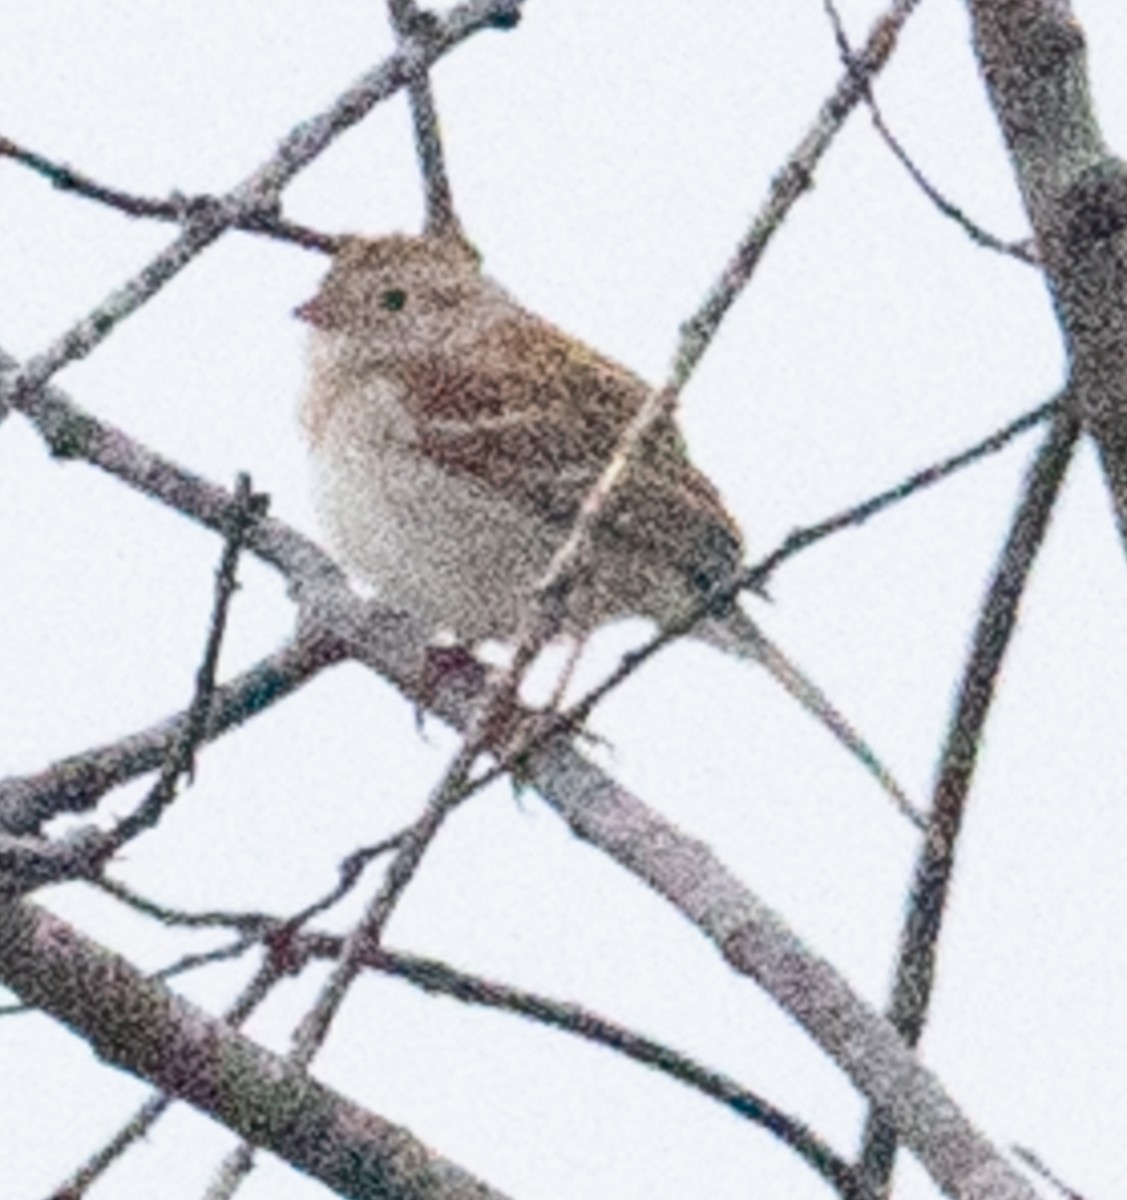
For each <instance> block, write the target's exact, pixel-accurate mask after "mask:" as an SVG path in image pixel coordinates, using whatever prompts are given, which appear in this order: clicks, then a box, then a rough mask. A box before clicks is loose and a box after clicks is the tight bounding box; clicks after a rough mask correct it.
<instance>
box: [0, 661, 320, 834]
mask: <svg viewBox="0 0 1127 1200" xmlns="http://www.w3.org/2000/svg"><path fill="white" fill-rule="evenodd" d="M342 657H343V650H342V649H341V648H340V647H339V646H337V645H334V644H333V643H332V642H330V641H329V640H328V639H326V638H324V637H309V638H301V639H299V640H298V641H296V642H293V643H290V644H288V645H285V646H283V647H282V648H281V649H279V650H277V651H275V652H274V653H273V654H271V655H270V656H269V657H268V658H265V659H263V661H262V662H260V663H258V664H257V665H256V666H254V667H252V668H251V669H250V670H249V671H246V672H244V673H243V674H242V675H240V676H238V677H237V678H236V679H234V680H232V681H231V682H230V683H228V684H221V685H220V686H219V687H217V688H216V689H215V692H214V695H213V697H212V704H211V710H210V713H209V715H208V722H207V726H206V731H205V740H207V741H213V740H214V739H216V738H218V737H220V736H222V735H223V734H224V733H227V732H229V731H230V730H232V729H236V728H238V726H240V725H241V724H243V723H244V722H245V721H247V720H249V719H250V718H251V717H253V716H255V715H257V714H258V713H260V712H263V711H264V710H265V709H267V708H269V707H270V705H272V704H274V703H276V702H277V701H278V700H280V699H282V698H283V697H284V696H288V695H290V694H291V693H292V692H294V691H296V690H297V689H298V688H299V687H301V686H302V685H303V684H305V683H307V682H308V681H309V680H310V679H312V678H313V677H314V676H315V675H316V674H318V672H320V671H321V670H322V669H324V668H325V667H326V666H329V665H331V664H332V663H335V662H339V661H340V659H341V658H342ZM187 723H188V715H187V713H181V714H179V715H178V716H175V717H171V718H169V719H168V720H165V721H162V722H160V723H159V724H157V725H154V726H152V727H151V728H149V729H146V730H143V731H142V732H140V733H135V734H132V735H130V736H128V737H124V738H121V739H119V740H118V741H116V742H111V743H110V744H108V745H105V746H99V747H97V748H96V749H93V750H87V751H85V752H84V753H82V754H76V755H73V756H71V757H70V758H64V759H62V760H61V761H60V762H58V763H55V764H54V765H53V766H51V767H48V768H47V770H45V771H42V772H40V773H39V774H36V775H29V776H23V777H12V778H9V779H5V780H2V781H0V828H3V829H7V830H9V831H10V832H11V833H13V834H28V833H33V832H35V831H37V830H39V829H40V828H41V826H42V825H43V824H44V822H46V821H49V820H51V818H53V817H56V816H59V815H60V814H62V813H77V812H88V811H89V810H91V809H92V808H94V806H95V805H96V804H97V803H98V801H99V800H100V799H101V798H102V797H103V796H104V795H106V793H107V792H109V791H111V790H112V789H113V788H115V787H118V786H120V785H121V784H123V783H126V782H128V781H129V780H131V779H134V778H136V777H137V776H139V775H145V774H147V773H148V772H149V771H153V770H156V769H157V768H159V767H160V766H161V764H162V763H163V762H165V761H166V760H167V758H168V755H169V754H170V753H171V751H172V748H173V747H174V746H175V745H176V744H177V743H178V741H179V739H180V738H182V737H183V736H184V730H185V729H186V727H187ZM0 845H2V843H0Z"/></svg>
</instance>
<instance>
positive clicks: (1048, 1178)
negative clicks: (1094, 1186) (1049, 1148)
mask: <svg viewBox="0 0 1127 1200" xmlns="http://www.w3.org/2000/svg"><path fill="white" fill-rule="evenodd" d="M1010 1148H1011V1149H1012V1150H1013V1152H1014V1154H1015V1155H1016V1156H1017V1157H1018V1158H1019V1159H1021V1161H1022V1162H1023V1163H1025V1165H1026V1166H1027V1167H1028V1168H1029V1169H1030V1170H1031V1171H1033V1172H1034V1173H1035V1174H1037V1175H1040V1177H1041V1178H1042V1179H1044V1180H1045V1182H1046V1183H1050V1184H1052V1186H1053V1187H1054V1188H1056V1190H1057V1191H1058V1192H1060V1194H1061V1195H1062V1196H1063V1197H1064V1198H1065V1200H1087V1198H1086V1197H1085V1196H1084V1195H1083V1194H1082V1193H1081V1192H1078V1191H1076V1190H1075V1189H1073V1188H1070V1187H1069V1186H1068V1184H1067V1183H1065V1182H1064V1180H1063V1179H1061V1177H1060V1176H1059V1175H1057V1174H1056V1173H1055V1172H1054V1171H1051V1170H1050V1169H1049V1168H1048V1167H1047V1166H1046V1165H1045V1163H1044V1162H1043V1161H1042V1159H1041V1158H1040V1157H1039V1156H1038V1155H1036V1154H1034V1153H1033V1151H1032V1150H1029V1149H1027V1148H1026V1147H1025V1146H1011V1147H1010Z"/></svg>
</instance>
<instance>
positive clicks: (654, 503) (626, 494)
mask: <svg viewBox="0 0 1127 1200" xmlns="http://www.w3.org/2000/svg"><path fill="white" fill-rule="evenodd" d="M403 382H404V384H405V392H406V396H405V404H406V406H407V407H408V410H409V412H410V415H411V417H412V419H413V423H414V425H415V429H416V434H417V448H418V449H419V451H420V452H421V453H422V454H424V455H425V456H426V457H428V458H430V459H431V460H432V461H434V462H435V463H437V464H438V465H440V466H442V467H443V468H444V469H446V470H448V471H451V472H454V473H455V474H459V475H463V476H466V477H468V478H472V479H474V480H476V481H477V482H478V483H480V484H481V485H482V486H484V487H488V488H490V489H493V490H495V491H496V492H498V493H499V494H501V495H503V496H504V497H505V498H506V499H508V500H511V501H512V502H514V503H516V504H519V505H522V506H524V507H527V508H528V509H530V510H532V511H533V512H535V513H536V515H537V516H539V517H540V518H541V519H543V520H545V521H547V522H549V523H551V524H555V525H561V526H566V525H568V524H570V523H571V522H572V521H574V519H575V516H576V514H577V513H578V510H579V505H580V503H581V502H582V500H583V497H584V496H585V495H586V494H587V491H588V490H589V489H590V487H591V486H592V484H593V483H594V482H595V481H596V480H597V479H598V477H599V475H600V473H601V472H602V470H603V469H604V467H605V466H606V464H607V462H608V460H609V459H610V456H611V455H612V454H613V452H614V448H615V446H616V444H617V442H618V439H619V437H620V435H621V434H622V431H623V430H624V429H625V427H626V425H627V424H628V423H629V421H630V419H631V418H632V417H633V416H634V414H635V413H636V412H637V410H638V408H639V407H640V406H641V405H642V403H643V402H644V401H645V399H646V397H647V396H648V395H649V391H650V389H649V387H648V385H647V384H645V383H644V382H643V381H642V380H641V379H639V378H638V377H637V376H636V375H634V374H633V373H631V372H630V371H628V370H626V368H624V367H621V366H619V365H618V364H617V363H614V362H612V361H611V360H610V359H608V358H605V357H603V356H602V355H600V354H598V353H597V352H596V351H594V350H591V349H589V348H588V347H585V346H583V345H582V344H580V343H578V342H575V341H574V340H573V339H571V338H569V337H567V336H566V335H565V334H563V333H561V332H560V331H558V330H557V329H555V328H554V327H553V326H551V325H549V324H548V323H547V322H541V321H539V320H537V319H535V318H529V317H527V316H523V317H522V318H520V319H514V320H506V321H500V322H496V323H494V324H492V325H490V326H489V327H488V329H487V330H484V331H483V332H482V334H481V336H480V338H479V339H478V340H477V341H476V342H475V344H474V351H473V356H472V360H471V358H470V356H469V355H466V354H455V353H453V352H444V351H441V350H440V351H439V352H437V353H435V354H433V355H431V356H429V357H428V358H427V359H426V360H424V361H422V362H418V363H414V364H412V365H411V366H410V367H409V368H407V369H406V370H405V371H404V379H403ZM597 536H599V537H600V538H607V539H611V540H614V541H617V542H619V543H624V545H625V547H627V548H630V549H636V550H641V551H643V552H648V553H652V554H653V555H655V556H659V557H660V558H662V559H663V560H665V561H669V562H671V563H673V564H675V565H676V566H678V568H679V569H680V570H681V571H682V573H683V574H684V575H685V577H686V578H687V579H689V580H690V581H691V582H692V583H694V584H695V585H696V586H698V587H702V588H705V589H707V588H708V587H710V586H712V585H713V584H715V583H717V582H719V581H720V580H722V579H724V578H726V577H727V576H728V575H729V574H731V572H732V571H734V570H735V569H736V567H737V566H738V565H739V559H740V551H741V545H740V537H739V531H738V529H737V527H736V525H735V522H734V521H733V519H732V517H731V516H730V515H729V514H728V512H727V510H726V509H725V508H724V505H723V503H722V501H721V500H720V497H719V494H718V493H717V491H716V489H715V488H714V487H713V486H712V484H711V483H710V482H709V481H708V479H707V478H705V476H704V475H702V474H701V473H700V472H699V471H698V470H697V469H696V468H695V467H694V466H693V465H692V463H691V462H690V461H689V458H688V455H687V453H686V451H685V448H684V443H683V441H682V438H681V435H680V432H679V430H678V428H677V426H676V423H675V421H674V420H673V418H672V417H669V416H665V417H662V418H660V419H659V420H658V421H657V422H655V424H654V426H653V427H652V429H651V430H650V432H649V434H648V435H647V437H646V438H645V439H644V441H643V443H642V445H641V446H640V447H639V451H638V454H637V456H636V458H635V460H634V461H633V462H632V464H631V466H630V468H629V470H628V472H627V475H626V477H625V478H624V479H623V480H621V481H620V483H619V485H618V487H617V488H616V489H615V491H614V492H613V493H612V496H611V499H610V502H609V504H608V505H607V508H606V510H605V512H604V515H603V520H602V521H601V523H600V527H599V530H598V534H597Z"/></svg>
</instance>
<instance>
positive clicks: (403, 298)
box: [380, 288, 407, 312]
mask: <svg viewBox="0 0 1127 1200" xmlns="http://www.w3.org/2000/svg"><path fill="white" fill-rule="evenodd" d="M406 303H407V293H406V292H405V291H403V290H402V289H401V288H391V289H390V290H388V291H386V292H384V294H383V295H382V296H381V297H380V304H382V305H383V307H384V308H386V309H387V311H388V312H398V311H399V310H400V309H401V308H402V307H403V306H404V305H405V304H406Z"/></svg>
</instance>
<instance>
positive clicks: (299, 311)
mask: <svg viewBox="0 0 1127 1200" xmlns="http://www.w3.org/2000/svg"><path fill="white" fill-rule="evenodd" d="M317 300H318V297H317V296H313V297H312V298H311V299H309V300H306V301H305V303H304V304H299V305H298V306H297V308H295V309H294V310H293V315H294V316H295V317H297V318H298V319H299V320H301V321H308V322H309V324H310V325H323V324H324V317H325V313H324V311H323V306H322V305H320V304H318V303H317Z"/></svg>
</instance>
